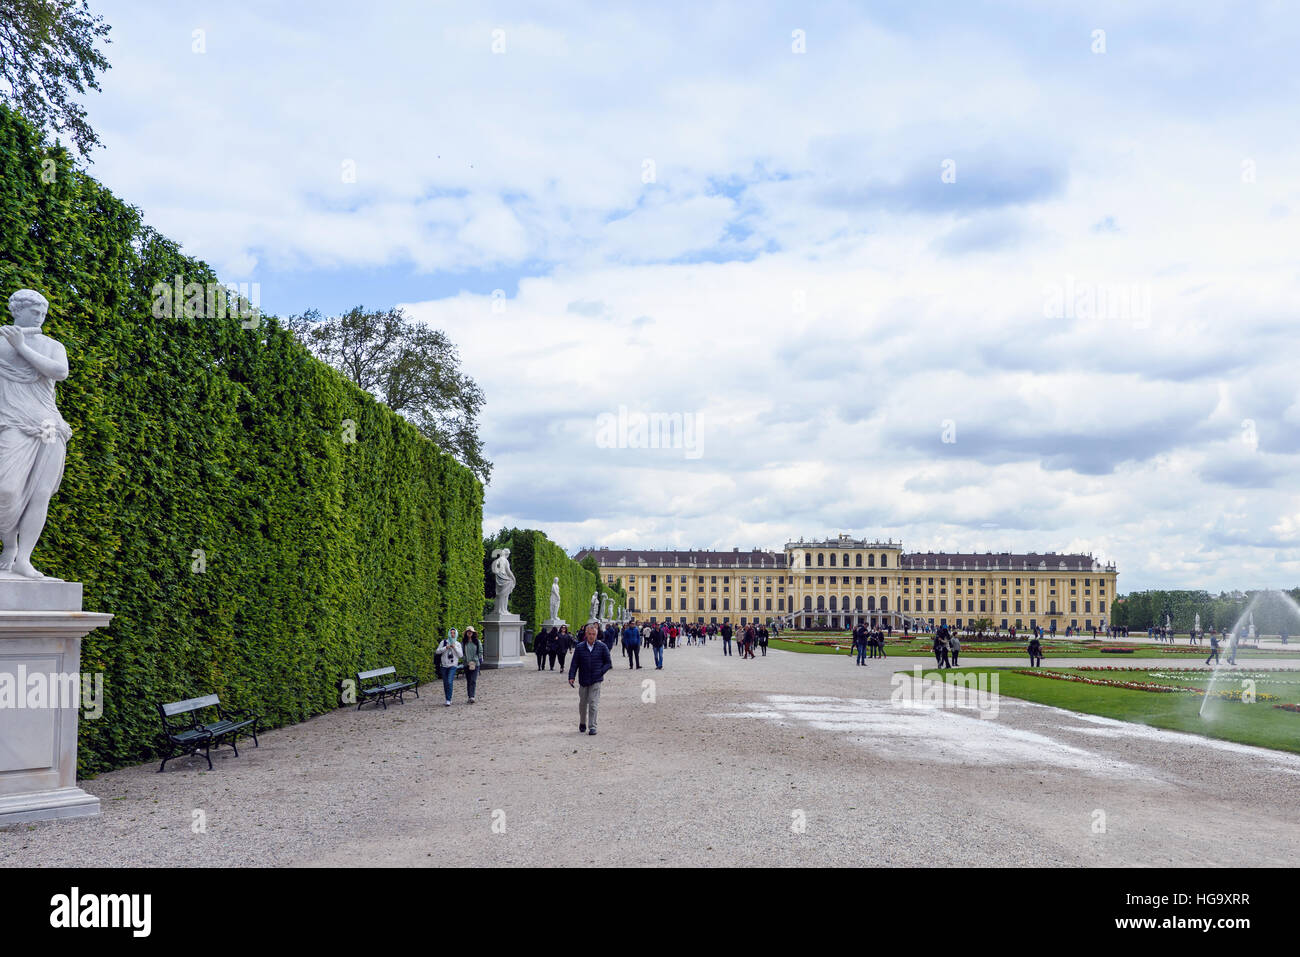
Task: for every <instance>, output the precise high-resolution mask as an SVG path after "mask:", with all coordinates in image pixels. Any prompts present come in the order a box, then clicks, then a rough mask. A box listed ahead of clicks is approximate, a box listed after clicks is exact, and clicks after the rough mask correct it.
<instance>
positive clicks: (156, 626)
mask: <svg viewBox="0 0 1300 957" xmlns="http://www.w3.org/2000/svg"><path fill="white" fill-rule="evenodd" d="M46 160H49V161H51V162H49V163H45V162H44V161H46ZM0 172H2V175H0V251H3V255H2V260H0V293H3V297H2V298H7V297H8V295H9V294H10V293H12V292H13V291H14V290H16V289H19V288H22V287H31V288H33V289H36V290H38V291H40V292H41V293H43V294H44V295H45V296H46V297H47V298H48V299H49V300H50V316H49V319H48V320H47V322H46V327H45V331H46V332H47V333H48V334H50V335H51V336H53V337H55V338H56V339H58V340H59V341H61V342H62V343H63V344H64V345H65V346H66V347H67V350H68V356H69V359H70V362H71V368H72V374H71V378H70V379H69V380H68V381H67V382H65V383H63V384H62V385H61V386H60V387H59V409H60V411H61V412H62V413H63V416H64V418H66V419H67V420H68V422H69V423H70V424H71V426H72V429H73V438H72V442H71V443H70V444H69V446H68V459H67V468H66V473H65V477H64V481H63V487H62V489H61V490H60V492H59V494H58V495H57V496H55V499H54V502H53V505H52V507H51V510H50V516H49V521H48V524H47V527H46V532H45V536H44V537H43V538H42V540H41V542H40V545H39V546H38V548H37V551H36V555H35V559H34V560H35V562H36V565H37V567H39V568H41V569H42V570H44V571H46V572H47V573H49V574H52V575H56V576H59V577H61V578H66V579H70V580H77V581H81V582H84V584H85V607H86V608H87V609H88V610H91V611H99V612H109V613H111V614H113V615H115V616H116V617H115V619H114V621H113V624H112V626H111V627H110V628H108V629H105V630H101V631H97V632H94V633H92V634H91V635H90V636H89V637H88V638H87V639H86V641H85V643H84V646H83V654H82V667H83V670H85V671H87V672H103V674H104V689H105V707H104V714H103V716H102V717H101V718H99V719H98V720H93V721H90V720H87V721H83V722H82V723H81V750H80V764H81V770H82V772H83V773H89V772H94V771H99V770H104V769H107V768H112V767H116V766H121V765H123V764H129V763H133V762H136V761H139V760H143V759H147V758H149V757H151V756H152V753H153V750H152V745H153V743H154V741H155V737H156V735H157V732H158V730H159V728H158V725H159V721H158V715H157V713H156V711H155V707H154V706H155V703H156V702H160V701H175V700H179V699H183V698H188V697H192V696H194V695H199V694H205V693H210V692H216V693H218V694H220V695H221V698H222V700H223V701H225V702H229V703H230V704H231V705H232V706H235V707H248V708H252V709H253V710H255V711H257V712H258V713H260V714H261V715H263V716H264V717H265V719H266V721H267V723H269V724H271V725H279V724H285V723H289V722H295V721H301V720H303V719H304V718H307V717H309V716H311V715H314V714H319V713H321V712H323V711H327V710H329V709H331V708H333V707H336V706H337V704H338V700H339V699H338V690H337V687H336V685H337V682H338V681H339V680H340V679H343V678H346V677H348V676H349V675H354V674H355V672H356V671H357V670H359V669H366V668H373V667H377V666H380V665H388V664H392V665H396V666H397V668H398V670H399V671H414V672H416V673H418V674H419V675H421V676H422V677H424V678H426V679H428V678H431V677H432V675H433V672H434V663H433V657H434V656H433V648H434V646H435V644H436V642H437V639H438V636H439V635H440V634H441V633H442V632H443V631H444V629H445V628H447V627H449V626H452V625H455V626H457V627H461V628H463V627H464V626H465V625H466V624H468V623H470V622H471V621H476V620H478V617H479V613H480V611H481V608H482V596H483V566H482V561H481V556H482V530H481V527H482V503H483V490H482V486H481V485H480V484H479V482H478V481H477V480H476V479H475V478H474V476H473V475H472V474H471V473H470V472H469V470H468V469H465V468H464V467H462V466H461V465H459V464H458V463H456V462H455V461H454V460H453V459H452V458H451V457H450V456H448V455H446V454H444V453H442V452H441V451H439V450H438V449H437V448H436V447H435V446H434V445H433V444H431V443H430V442H428V441H427V440H425V439H424V438H423V437H421V436H420V434H419V433H418V432H417V431H416V430H415V429H414V428H413V427H412V426H411V425H409V424H408V423H407V422H405V421H404V420H403V419H402V418H401V417H400V416H398V415H395V414H394V413H392V412H391V411H389V410H388V409H387V408H385V407H384V406H382V405H381V404H379V403H378V402H376V401H375V400H374V399H373V398H371V397H370V396H369V395H368V394H367V393H365V392H363V391H362V390H360V389H358V388H357V387H356V386H354V385H353V384H352V383H350V382H348V381H347V380H346V379H344V378H343V377H342V376H341V375H339V374H338V373H336V372H335V371H334V370H333V369H330V368H329V367H327V366H325V365H324V364H322V363H320V362H318V361H316V360H315V359H314V358H312V357H311V356H310V355H309V354H308V353H307V351H306V350H305V349H304V348H303V347H302V346H301V345H299V344H298V343H297V342H296V341H295V340H294V339H293V337H292V336H291V335H290V334H289V333H288V332H287V331H285V330H284V329H282V328H281V327H280V325H279V324H278V323H277V322H276V321H275V320H274V319H273V318H269V317H262V318H261V319H260V320H258V321H257V322H256V323H255V325H256V328H253V329H246V328H243V327H242V325H243V324H242V322H241V319H240V318H239V317H237V316H229V317H226V318H156V317H155V316H154V314H153V312H154V310H153V309H152V306H153V296H152V293H151V291H152V289H153V287H154V284H155V283H159V282H162V283H171V282H172V281H173V277H175V276H181V277H183V281H184V282H198V283H205V284H206V283H209V282H211V283H215V282H216V281H217V277H216V276H215V275H214V274H213V272H212V270H211V269H210V268H209V267H208V266H207V265H206V264H204V263H202V262H200V261H198V260H195V259H192V258H189V257H187V256H184V255H182V254H181V253H180V251H179V250H178V248H177V247H176V245H175V244H174V243H171V242H169V241H168V240H167V239H165V238H163V237H162V236H160V235H159V234H157V233H156V232H154V231H153V230H151V229H149V228H148V227H146V226H144V225H143V224H142V222H141V216H140V213H139V212H138V211H137V210H136V209H134V208H132V207H130V206H128V205H127V204H125V203H123V202H122V201H121V200H119V199H117V198H116V197H115V196H113V195H112V193H110V192H109V191H108V190H107V189H105V188H104V187H103V186H101V185H100V184H99V183H97V182H96V181H95V180H93V179H91V178H90V177H89V176H86V175H85V174H83V173H82V172H80V171H79V170H77V169H75V168H74V167H73V165H72V164H71V162H70V160H69V157H68V155H67V154H66V153H65V152H64V151H62V150H59V149H51V148H50V147H48V146H47V145H46V144H45V143H44V141H43V140H42V139H41V138H40V136H39V135H38V134H37V133H36V132H35V131H34V130H33V129H32V128H31V126H30V125H28V124H27V123H26V122H25V121H23V120H21V119H20V118H18V117H17V116H15V115H14V114H13V113H11V112H9V111H7V110H4V109H3V108H0ZM51 173H52V175H51ZM181 315H183V312H181ZM345 420H351V422H352V423H354V426H353V427H352V429H353V431H354V436H355V441H348V439H349V438H350V437H351V436H350V435H349V430H348V426H346V425H345ZM200 550H201V552H202V556H198V554H197V553H198V552H199V551H200ZM201 560H202V561H204V562H205V563H206V567H205V568H203V567H202V566H201V565H200V561H201Z"/></svg>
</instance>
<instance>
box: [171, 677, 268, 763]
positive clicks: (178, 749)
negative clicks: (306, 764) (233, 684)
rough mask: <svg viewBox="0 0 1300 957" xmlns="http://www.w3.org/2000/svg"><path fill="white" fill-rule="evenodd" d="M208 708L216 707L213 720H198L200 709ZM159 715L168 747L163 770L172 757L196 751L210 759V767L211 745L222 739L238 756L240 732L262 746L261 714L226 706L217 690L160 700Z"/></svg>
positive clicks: (256, 745) (255, 745) (254, 744)
mask: <svg viewBox="0 0 1300 957" xmlns="http://www.w3.org/2000/svg"><path fill="white" fill-rule="evenodd" d="M206 708H215V709H216V712H217V717H216V720H214V721H209V722H208V723H207V724H202V723H200V721H199V713H200V712H201V711H203V710H204V709H206ZM158 716H159V717H160V718H162V725H163V733H162V740H163V749H164V750H165V751H166V754H165V756H164V757H163V760H162V764H161V765H159V767H158V771H159V772H160V773H161V772H162V770H163V768H165V767H167V762H168V761H170V760H171V759H172V758H178V757H182V756H187V757H189V756H193V755H197V754H198V753H199V752H200V751H202V752H203V756H204V757H205V758H207V759H208V770H209V771H211V770H212V753H211V751H212V747H213V746H214V745H220V744H221V742H222V741H223V740H228V741H229V742H230V746H231V748H233V749H234V751H235V757H239V747H238V745H237V744H236V742H237V741H238V739H239V735H240V733H241V732H242V733H244V734H248V735H249V736H250V737H252V739H253V747H255V748H256V747H261V745H259V744H258V743H257V723H258V722H259V721H260V720H261V718H259V717H258V716H257V715H255V714H253V713H252V712H251V711H248V710H244V709H239V710H229V711H228V710H226V709H225V708H223V707H222V706H221V701H220V700H218V698H217V696H216V695H214V694H210V695H204V696H203V697H202V698H190V699H188V700H186V701H173V702H171V703H170V704H160V705H158ZM245 729H251V730H245Z"/></svg>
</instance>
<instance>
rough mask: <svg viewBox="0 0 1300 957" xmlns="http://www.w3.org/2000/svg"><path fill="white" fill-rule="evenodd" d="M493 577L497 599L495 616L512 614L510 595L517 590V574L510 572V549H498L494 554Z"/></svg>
mask: <svg viewBox="0 0 1300 957" xmlns="http://www.w3.org/2000/svg"><path fill="white" fill-rule="evenodd" d="M492 577H493V578H494V579H496V585H497V599H496V604H495V605H494V606H493V608H492V611H493V614H496V615H508V614H510V593H511V592H512V591H514V590H515V573H514V572H512V571H511V570H510V549H508V548H498V549H496V550H495V551H493V552H492Z"/></svg>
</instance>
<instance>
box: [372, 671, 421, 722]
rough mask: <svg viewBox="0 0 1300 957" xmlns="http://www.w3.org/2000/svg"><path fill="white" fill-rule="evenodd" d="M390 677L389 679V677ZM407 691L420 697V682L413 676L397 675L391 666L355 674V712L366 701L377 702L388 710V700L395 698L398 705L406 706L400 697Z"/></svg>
mask: <svg viewBox="0 0 1300 957" xmlns="http://www.w3.org/2000/svg"><path fill="white" fill-rule="evenodd" d="M390 676H391V677H390ZM407 691H414V692H415V696H416V697H417V698H418V697H420V682H419V681H418V680H417V679H416V677H415V675H405V676H401V675H398V673H397V669H396V668H394V667H393V666H392V665H389V666H388V667H387V668H376V669H375V670H374V671H358V672H357V710H358V711H360V710H361V706H362V705H363V704H365V703H366V702H367V701H378V702H379V703H380V704H382V705H383V706H384V710H385V711H387V710H388V700H389V699H390V698H396V699H397V703H398V704H406V702H405V701H403V700H402V695H403V694H405V693H406V692H407Z"/></svg>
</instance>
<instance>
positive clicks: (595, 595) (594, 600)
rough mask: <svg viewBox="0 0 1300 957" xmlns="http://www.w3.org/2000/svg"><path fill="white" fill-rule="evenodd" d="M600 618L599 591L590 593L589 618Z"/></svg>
mask: <svg viewBox="0 0 1300 957" xmlns="http://www.w3.org/2000/svg"><path fill="white" fill-rule="evenodd" d="M599 618H600V592H598V591H594V592H592V593H591V620H592V621H596V620H598V619H599Z"/></svg>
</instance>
